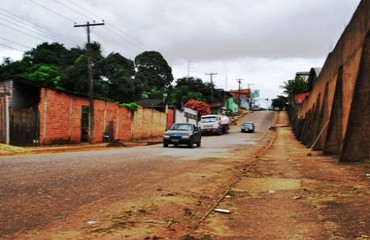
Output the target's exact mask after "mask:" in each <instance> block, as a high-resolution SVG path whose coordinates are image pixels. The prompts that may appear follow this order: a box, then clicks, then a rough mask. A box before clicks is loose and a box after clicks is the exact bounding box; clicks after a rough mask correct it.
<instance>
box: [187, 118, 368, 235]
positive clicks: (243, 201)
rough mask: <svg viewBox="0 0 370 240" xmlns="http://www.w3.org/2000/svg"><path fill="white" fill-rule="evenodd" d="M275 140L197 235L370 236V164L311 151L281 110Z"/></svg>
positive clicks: (247, 168) (256, 157) (259, 156)
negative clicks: (226, 212) (298, 138)
mask: <svg viewBox="0 0 370 240" xmlns="http://www.w3.org/2000/svg"><path fill="white" fill-rule="evenodd" d="M276 126H277V128H276V135H275V140H274V141H273V142H272V144H271V146H270V147H268V149H267V150H266V151H265V152H263V153H262V154H260V155H256V156H255V161H254V162H253V163H251V164H249V165H246V166H245V169H246V170H245V171H244V172H243V174H242V176H241V178H240V180H239V181H237V182H236V183H235V184H234V185H233V186H232V187H231V189H230V192H229V193H228V194H227V196H226V197H225V198H224V199H223V200H222V201H221V202H220V204H219V205H218V206H217V208H221V209H225V210H228V211H230V214H222V213H216V212H214V213H212V214H211V215H210V216H209V217H208V218H207V219H206V220H205V221H204V223H202V225H201V226H200V227H199V228H198V229H197V231H196V233H195V234H194V235H193V237H194V239H370V211H369V208H370V178H369V177H367V176H368V175H366V174H369V173H370V165H369V164H368V163H338V162H337V160H336V159H335V158H333V157H331V156H325V155H323V154H322V153H321V152H311V154H307V153H309V149H307V148H306V147H304V146H303V145H302V144H300V143H299V142H298V141H297V140H296V139H295V137H294V136H293V134H292V131H291V128H290V126H289V123H288V119H287V115H286V113H285V112H281V113H279V118H278V121H277V125H276Z"/></svg>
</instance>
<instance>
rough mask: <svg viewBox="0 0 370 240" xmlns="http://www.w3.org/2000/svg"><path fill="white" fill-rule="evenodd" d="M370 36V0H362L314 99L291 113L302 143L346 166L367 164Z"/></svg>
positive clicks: (369, 145)
mask: <svg viewBox="0 0 370 240" xmlns="http://www.w3.org/2000/svg"><path fill="white" fill-rule="evenodd" d="M369 34H370V1H368V0H363V1H361V3H360V5H359V7H358V8H357V10H356V12H355V13H354V15H353V17H352V19H351V21H350V23H349V24H348V26H347V27H346V29H345V31H344V32H343V34H342V36H341V38H340V39H339V41H338V43H337V44H336V46H335V48H334V50H333V51H332V52H331V53H330V54H329V56H328V57H327V59H326V61H325V64H324V66H323V68H322V70H321V73H320V75H319V76H318V79H317V80H316V81H315V83H314V85H313V86H312V89H311V93H310V96H309V97H308V98H307V99H306V101H305V102H304V103H303V104H302V105H300V106H298V107H297V109H294V110H291V111H292V112H291V116H293V118H292V121H293V123H294V126H296V128H295V133H296V135H297V136H298V138H299V139H300V140H301V141H302V142H303V143H304V144H306V145H307V146H310V147H311V146H313V148H314V149H318V150H324V152H325V153H329V154H334V155H338V157H339V158H340V159H341V160H343V161H368V160H369V152H370V141H369V135H370V125H369V124H370V97H369V95H370V50H369V48H370V37H369ZM320 134H321V136H320ZM319 136H320V137H319ZM315 141H316V142H315ZM313 143H315V145H313Z"/></svg>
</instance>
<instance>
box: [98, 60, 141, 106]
mask: <svg viewBox="0 0 370 240" xmlns="http://www.w3.org/2000/svg"><path fill="white" fill-rule="evenodd" d="M102 74H103V75H104V77H106V80H107V82H108V84H109V98H111V99H112V100H114V101H117V102H120V103H128V102H134V101H137V100H139V99H140V98H139V97H140V93H141V91H140V85H139V84H138V82H137V81H135V78H134V76H135V68H134V62H133V61H132V60H129V59H127V58H125V57H123V56H121V55H120V54H119V53H111V54H109V55H108V56H107V57H106V58H105V59H104V61H102Z"/></svg>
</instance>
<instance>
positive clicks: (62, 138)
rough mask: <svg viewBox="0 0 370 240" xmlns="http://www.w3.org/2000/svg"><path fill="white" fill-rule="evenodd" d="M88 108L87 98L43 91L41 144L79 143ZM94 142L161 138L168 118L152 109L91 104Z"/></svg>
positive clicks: (104, 102)
mask: <svg viewBox="0 0 370 240" xmlns="http://www.w3.org/2000/svg"><path fill="white" fill-rule="evenodd" d="M84 106H85V107H86V106H89V101H88V99H87V98H84V97H81V96H78V95H72V94H68V93H65V92H59V91H56V90H53V89H48V88H42V89H41V96H40V103H39V106H38V109H39V112H40V139H39V140H40V143H41V144H53V143H67V142H80V141H81V135H82V134H81V129H82V126H81V118H82V108H83V107H84ZM94 115H95V117H94V119H95V142H102V141H104V140H105V138H104V136H105V135H106V134H108V135H109V137H110V140H113V139H120V140H124V141H128V140H131V139H142V138H148V137H155V136H160V135H162V134H163V132H164V129H165V128H166V122H167V115H166V114H165V113H162V112H158V111H155V110H151V109H144V108H141V107H139V109H138V110H137V111H136V112H135V113H134V116H132V114H131V112H130V111H129V110H128V109H127V108H125V107H121V106H119V105H118V104H116V103H112V102H106V101H102V100H95V101H94Z"/></svg>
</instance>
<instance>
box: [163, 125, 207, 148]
mask: <svg viewBox="0 0 370 240" xmlns="http://www.w3.org/2000/svg"><path fill="white" fill-rule="evenodd" d="M201 141H202V134H201V131H200V128H199V127H197V126H195V125H194V124H191V123H174V124H173V125H172V126H171V127H170V128H169V129H168V130H167V131H166V132H165V134H164V136H163V147H168V145H169V144H173V145H175V147H176V146H178V145H182V144H185V145H187V146H188V147H190V148H192V147H193V146H194V144H197V147H200V145H201Z"/></svg>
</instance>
